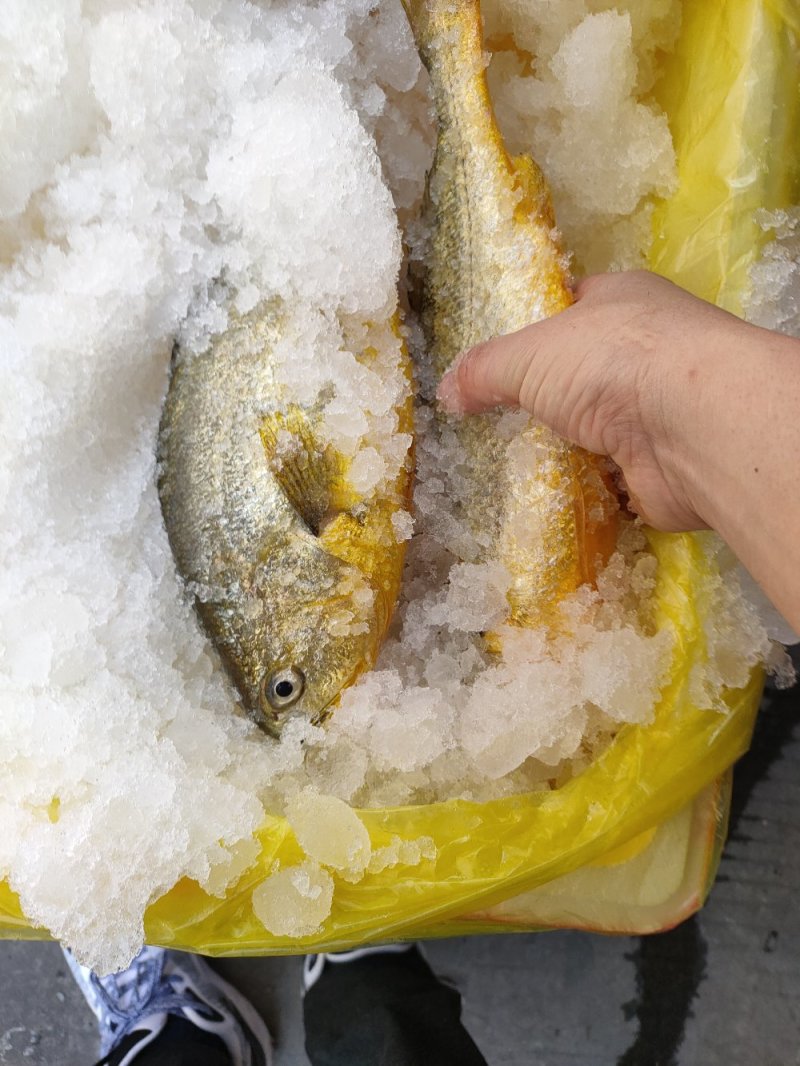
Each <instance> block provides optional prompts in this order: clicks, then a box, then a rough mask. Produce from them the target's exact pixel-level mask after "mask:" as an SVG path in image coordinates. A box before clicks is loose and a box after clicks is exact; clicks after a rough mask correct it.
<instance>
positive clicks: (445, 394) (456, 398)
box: [436, 370, 464, 415]
mask: <svg viewBox="0 0 800 1066" xmlns="http://www.w3.org/2000/svg"><path fill="white" fill-rule="evenodd" d="M436 399H437V400H438V402H439V406H440V407H441V408H442V410H444V411H446V412H447V413H448V414H449V415H463V414H464V400H463V398H462V396H461V390H460V389H459V387H458V377H457V376H456V374H455V372H454V371H453V370H448V371H447V373H446V374H445V376H444V377H443V378H442V380H441V381H440V382H439V388H438V389H437V390H436Z"/></svg>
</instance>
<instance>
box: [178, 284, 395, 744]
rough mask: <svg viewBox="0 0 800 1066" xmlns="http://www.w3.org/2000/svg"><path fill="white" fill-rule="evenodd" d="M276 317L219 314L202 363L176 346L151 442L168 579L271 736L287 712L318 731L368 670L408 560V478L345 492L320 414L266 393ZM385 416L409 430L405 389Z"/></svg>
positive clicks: (270, 304)
mask: <svg viewBox="0 0 800 1066" xmlns="http://www.w3.org/2000/svg"><path fill="white" fill-rule="evenodd" d="M285 318H286V315H285V312H284V309H283V307H282V305H281V304H280V302H278V301H267V302H265V303H262V304H261V305H260V306H258V307H257V308H256V309H255V310H254V311H251V312H250V313H249V314H246V315H244V316H237V315H235V313H233V312H231V316H230V319H229V325H228V328H227V329H226V330H225V331H224V332H223V333H221V334H219V335H218V336H216V337H214V338H213V339H212V341H211V343H210V344H209V346H208V347H207V348H206V350H205V351H202V352H199V353H194V352H187V351H182V350H181V349H180V348H176V350H175V353H174V355H173V365H172V372H171V379H170V384H169V390H168V393H167V397H166V400H165V404H164V408H163V413H162V418H161V426H160V430H159V486H158V487H159V495H160V498H161V508H162V512H163V515H164V521H165V524H166V528H167V533H168V535H169V541H170V545H171V547H172V552H173V555H174V558H175V562H176V565H177V568H178V572H179V573H180V575H181V576H182V577H183V578H184V580H185V581H186V582H187V586H188V588H189V590H190V591H191V592H192V593H193V594H194V597H195V606H196V609H197V612H198V614H199V616H200V618H201V620H202V622H203V625H204V627H205V629H206V631H207V632H208V634H209V636H210V637H211V639H212V640H213V642H214V644H215V646H216V648H217V650H218V651H219V654H220V656H221V658H222V661H223V663H224V665H225V667H226V668H227V670H228V672H229V674H230V676H231V677H232V679H233V681H234V682H235V684H236V686H237V688H238V690H239V693H240V695H241V698H242V701H243V703H244V705H245V707H246V708H247V709H248V711H249V712H250V714H251V715H252V716H253V717H254V718H255V720H256V721H257V722H258V723H259V724H260V725H261V726H262V728H264V729H265V730H267V731H268V732H269V733H271V734H273V735H274V736H279V735H280V732H281V730H282V728H283V726H284V725H285V723H286V721H287V720H288V718H289V717H291V716H293V715H301V716H303V717H305V718H308V719H310V720H311V721H313V722H315V723H318V722H320V721H322V720H323V719H324V718H325V717H326V716H327V715H328V714H329V713H330V711H331V708H332V706H333V705H334V704H335V701H336V699H337V697H338V695H339V693H340V692H341V690H342V689H343V688H345V687H346V686H347V685H349V684H351V683H352V682H353V681H354V680H355V679H356V677H357V676H358V675H359V674H360V673H361V672H362V671H363V670H365V669H368V668H369V667H370V666H371V665H372V663H373V662H374V661H375V657H376V656H377V653H378V650H379V648H380V645H381V642H382V640H383V637H384V635H385V633H386V629H387V627H388V625H389V621H390V619H391V615H392V612H393V609H394V605H395V601H396V599H397V594H398V591H399V585H400V572H401V569H402V564H403V556H404V549H405V545H404V543H402V542H401V541H400V540H399V539H398V537H397V536H396V534H395V531H394V528H393V523H392V517H393V516H394V515H395V514H397V513H398V511H400V510H401V509H404V508H406V507H407V505H408V498H409V494H410V481H411V472H410V461H407V463H406V468H404V469H402V470H401V472H400V474H399V475H398V476H397V478H396V479H395V481H394V482H393V483H392V484H391V485H390V486H389V487H388V488H387V489H386V490H384V491H383V492H381V491H380V490H379V491H378V492H377V494H373V495H371V496H366V495H364V494H362V493H359V492H357V491H356V490H355V489H354V488H353V487H352V485H351V484H350V482H349V480H348V469H349V466H350V463H349V461H348V460H347V459H346V458H345V457H344V456H342V455H341V454H340V453H338V452H337V451H336V450H335V449H334V448H333V447H332V446H331V445H330V444H327V443H326V442H325V440H324V435H323V434H322V433H321V432H320V429H321V423H322V415H323V411H322V402H321V401H319V400H318V401H316V402H315V403H314V404H312V405H309V406H302V405H299V404H297V403H292V402H290V400H288V399H287V397H286V395H285V390H283V389H282V388H281V387H280V386H279V385H278V383H277V382H276V374H275V369H276V368H275V360H274V356H273V353H274V350H275V348H276V345H277V344H278V342H279V341H280V339H281V335H282V330H283V328H284V321H285ZM374 354H375V353H374V350H371V349H369V348H367V349H366V350H365V351H364V352H363V353H361V355H360V356H359V358H360V360H361V361H362V362H365V363H367V364H368V363H369V362H370V361H371V359H372V358H373V356H374ZM400 358H401V360H402V361H403V368H404V370H405V373H406V376H407V379H408V380H409V382H410V371H409V369H408V363H407V356H406V354H405V350H404V349H403V351H402V353H401V356H400ZM396 415H397V419H398V425H397V429H398V432H409V431H410V428H411V408H410V388H409V395H408V398H407V399H406V400H405V401H404V402H403V403H402V404H401V405H400V406H399V407H398V408H397V409H396Z"/></svg>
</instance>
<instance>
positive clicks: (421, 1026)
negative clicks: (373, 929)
mask: <svg viewBox="0 0 800 1066" xmlns="http://www.w3.org/2000/svg"><path fill="white" fill-rule="evenodd" d="M303 1014H304V1017H305V1029H306V1051H307V1052H308V1057H309V1059H310V1060H311V1062H312V1064H313V1066H486V1060H485V1059H484V1057H483V1055H481V1053H480V1051H478V1048H477V1047H476V1045H475V1043H474V1042H473V1040H472V1037H471V1036H470V1035H469V1033H468V1032H467V1031H466V1029H465V1028H464V1027H463V1025H462V1024H461V997H460V996H459V994H458V992H456V991H455V989H452V988H448V987H447V986H446V985H444V984H442V983H441V981H439V979H438V978H437V977H436V976H435V975H434V973H433V971H432V970H431V968H430V967H429V966H428V964H427V963H426V962H425V960H424V959H423V958H422V956H421V955H420V953H419V951H418V950H417V948H416V947H414V948H412V949H411V950H410V951H404V952H402V953H399V954H386V955H380V954H376V955H365V956H364V957H363V958H360V959H354V960H353V961H352V962H343V963H328V964H327V965H326V967H325V969H324V970H323V972H322V975H321V977H320V978H319V980H318V981H317V983H316V984H315V985H314V986H313V987H312V988H311V989H310V990H309V991H308V992H307V993H306V996H305V999H304V1001H303Z"/></svg>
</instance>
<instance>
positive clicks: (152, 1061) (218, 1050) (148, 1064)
mask: <svg viewBox="0 0 800 1066" xmlns="http://www.w3.org/2000/svg"><path fill="white" fill-rule="evenodd" d="M136 1043H138V1038H137V1037H136V1036H135V1035H131V1036H127V1037H125V1039H124V1040H123V1041H122V1043H121V1044H120V1046H119V1047H118V1048H116V1049H115V1050H114V1051H112V1052H111V1054H110V1055H109V1056H108V1058H107V1059H103V1061H102V1063H98V1064H97V1066H119V1063H120V1062H122V1060H123V1059H124V1058H125V1056H126V1055H127V1053H128V1052H129V1051H130V1049H131V1047H133V1046H134V1045H135V1044H136ZM135 1066H231V1057H230V1055H229V1054H228V1052H227V1051H226V1050H225V1045H224V1044H223V1043H222V1041H221V1040H220V1038H219V1037H218V1036H214V1034H213V1033H206V1032H204V1031H203V1030H202V1029H198V1028H197V1026H196V1025H192V1023H191V1022H187V1021H186V1020H185V1019H184V1018H176V1017H173V1016H172V1015H170V1017H169V1018H167V1024H166V1026H165V1027H164V1030H163V1031H162V1032H161V1033H159V1035H158V1036H157V1037H156V1038H155V1040H154V1041H153V1043H152V1044H148V1045H147V1047H145V1048H143V1049H142V1050H141V1051H140V1052H139V1054H138V1055H137V1056H136V1060H135Z"/></svg>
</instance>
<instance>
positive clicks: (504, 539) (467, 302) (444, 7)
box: [403, 0, 618, 650]
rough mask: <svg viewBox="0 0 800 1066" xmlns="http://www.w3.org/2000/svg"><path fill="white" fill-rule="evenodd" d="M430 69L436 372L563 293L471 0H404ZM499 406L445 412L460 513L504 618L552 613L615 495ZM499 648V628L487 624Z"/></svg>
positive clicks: (552, 246) (587, 555) (547, 226)
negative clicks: (495, 582) (464, 470)
mask: <svg viewBox="0 0 800 1066" xmlns="http://www.w3.org/2000/svg"><path fill="white" fill-rule="evenodd" d="M403 4H404V7H405V9H406V13H407V15H408V18H409V21H410V23H411V28H412V31H413V33H414V37H415V39H416V43H417V47H418V49H419V52H420V56H421V58H422V61H423V63H424V64H425V66H426V67H427V69H428V72H429V74H430V79H431V89H432V93H433V102H434V108H435V111H436V117H437V121H438V139H437V144H436V155H435V158H434V163H433V167H432V169H431V172H430V174H429V177H428V195H427V200H428V204H427V220H428V224H429V227H430V237H429V243H428V245H427V246H426V250H425V256H424V267H425V280H424V289H423V301H422V322H423V329H424V332H425V338H426V342H427V345H428V355H429V358H430V359H431V361H432V365H433V370H434V373H435V375H436V377H437V379H438V378H441V377H442V375H443V374H444V373H445V372H446V371H447V369H448V368H449V367H450V365H451V363H452V362H453V360H454V358H455V357H456V356H457V355H458V354H459V353H460V352H462V351H464V350H465V349H466V348H469V347H471V346H472V345H474V344H476V343H478V342H480V341H483V340H486V339H488V338H490V337H493V336H496V335H497V334H500V333H509V332H511V331H513V330H517V329H521V328H522V327H523V326H525V325H527V324H528V323H529V322H536V321H539V320H541V319H543V318H545V317H547V316H549V315H554V314H557V313H558V312H559V311H562V310H564V309H565V308H566V307H568V306H569V304H570V303H571V302H572V296H571V293H570V289H569V286H568V276H567V268H566V260H565V256H564V253H563V251H562V249H561V248H560V246H559V243H558V238H557V235H556V233H555V220H554V217H553V211H552V206H551V202H550V195H549V191H548V189H547V185H546V183H545V180H544V177H543V176H542V173H541V171H540V170H539V168H538V167H537V165H536V164H535V163H534V162H533V160H532V159H530V158H529V157H527V156H525V157H520V158H516V159H512V158H511V157H510V156H509V155H508V152H507V151H506V148H505V145H504V143H503V139H502V136H501V134H500V131H499V129H498V127H497V123H496V121H495V118H494V114H493V111H492V106H491V101H490V99H489V93H488V87H487V84H486V74H485V67H486V59H485V55H484V51H483V41H482V27H481V14H480V5H479V2H478V0H403ZM498 418H499V416H498V415H497V414H487V415H481V416H471V417H467V418H464V419H461V420H458V421H457V422H455V423H452V428H453V429H454V431H455V433H456V434H457V436H458V438H459V441H460V444H461V446H462V448H463V452H464V454H465V455H466V457H467V464H468V479H469V484H470V486H471V490H470V493H469V496H468V498H467V499H466V500H465V501H462V503H461V506H462V509H463V514H462V517H463V518H465V519H466V521H467V522H468V524H469V526H470V527H471V528H472V529H473V530H474V532H475V534H476V536H477V537H478V539H479V540H480V541H481V543H483V544H490V545H491V547H490V548H488V549H487V550H486V553H485V558H486V557H488V558H491V559H497V560H500V561H502V562H503V564H504V565H505V566H506V568H507V570H508V571H509V573H510V579H511V585H510V589H509V592H508V601H509V621H510V623H511V624H514V625H518V626H533V625H547V626H550V625H553V624H555V625H556V627H557V626H558V622H557V609H558V603H559V601H561V600H562V599H563V598H564V596H566V595H567V594H568V593H570V592H572V591H574V590H575V589H576V588H577V587H578V586H579V585H581V584H582V583H584V582H586V581H592V580H593V578H594V576H595V573H596V569H597V567H598V565H599V564H601V563H602V562H603V561H605V560H606V559H607V557H608V555H609V554H610V552H611V551H612V550H613V546H614V542H615V536H616V516H617V513H618V504H617V501H616V498H615V497H614V496H613V494H612V493H611V492H610V491H609V490H608V488H607V486H606V483H605V480H604V473H603V470H602V468H601V466H600V464H599V461H598V460H597V459H596V457H594V456H592V455H589V454H588V453H586V452H584V451H581V450H580V449H578V448H575V447H573V446H571V445H569V444H568V443H566V442H565V441H563V440H562V439H560V438H559V437H557V436H556V435H555V434H553V433H551V432H550V431H549V430H548V429H546V428H545V427H544V426H542V425H540V424H537V423H535V422H533V421H532V420H531V421H530V422H529V423H528V424H527V426H526V427H525V428H524V429H523V430H522V432H521V434H520V435H519V436H517V437H515V438H513V439H512V440H511V441H510V442H509V440H508V439H507V435H504V434H503V433H500V432H498ZM489 644H490V646H493V647H494V649H495V650H497V646H498V645H497V641H496V640H495V638H494V637H493V636H492V635H489Z"/></svg>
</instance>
